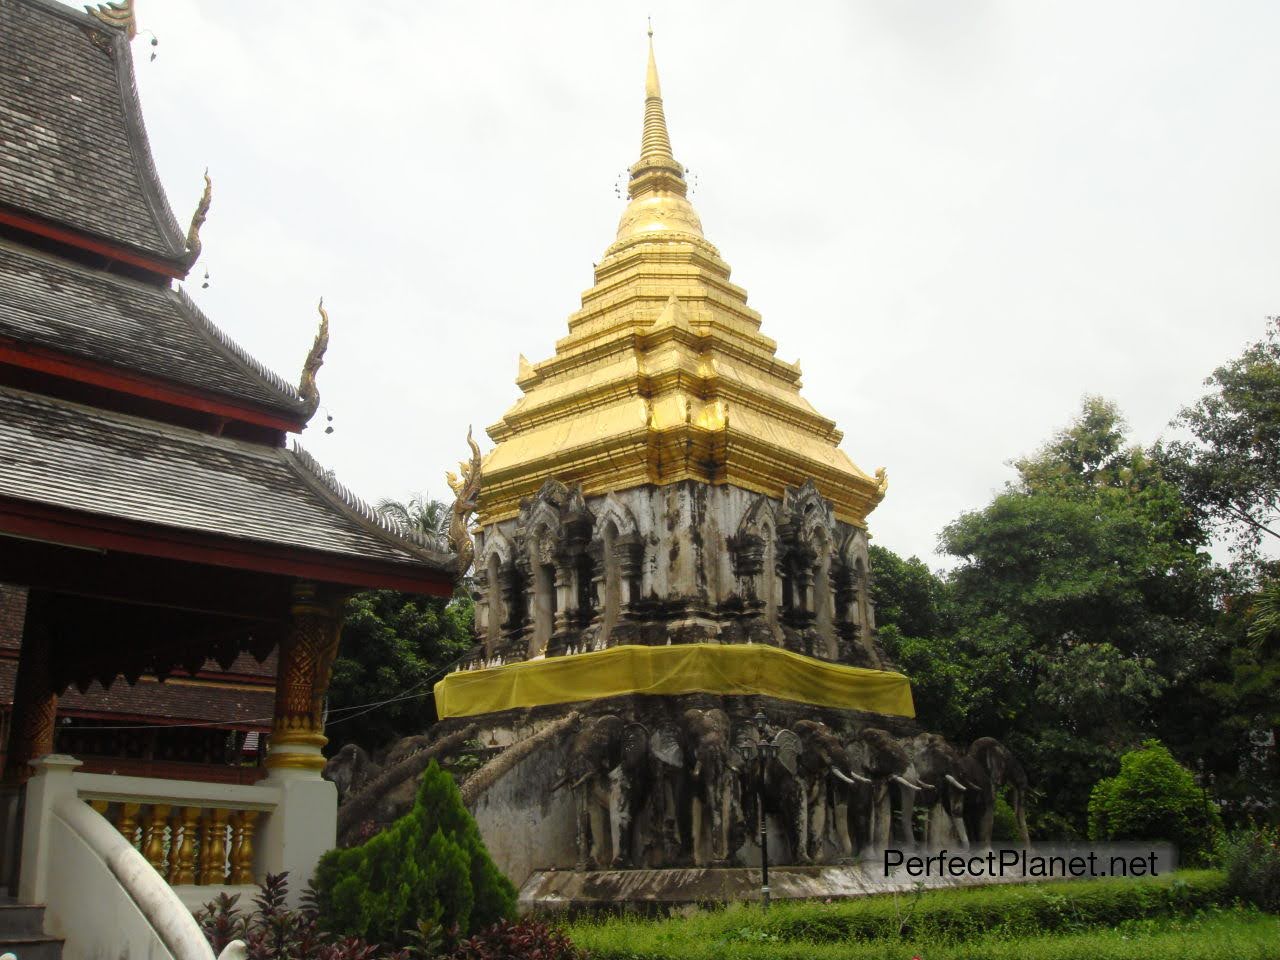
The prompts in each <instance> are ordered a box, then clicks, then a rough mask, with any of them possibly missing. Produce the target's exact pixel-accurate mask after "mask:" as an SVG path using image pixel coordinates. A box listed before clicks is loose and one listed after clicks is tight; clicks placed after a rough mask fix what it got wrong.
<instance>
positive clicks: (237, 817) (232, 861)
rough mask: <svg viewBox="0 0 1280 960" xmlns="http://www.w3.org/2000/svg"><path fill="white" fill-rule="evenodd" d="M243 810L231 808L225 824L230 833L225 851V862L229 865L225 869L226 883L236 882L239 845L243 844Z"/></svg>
mask: <svg viewBox="0 0 1280 960" xmlns="http://www.w3.org/2000/svg"><path fill="white" fill-rule="evenodd" d="M243 812H244V811H242V810H233V811H232V812H231V815H230V816H228V817H227V826H228V827H229V828H230V830H229V832H230V834H231V848H230V849H229V850H228V851H227V863H228V864H229V865H230V870H228V871H227V883H235V882H236V864H237V863H238V862H239V861H240V847H241V846H242V845H243V844H244V818H243V817H242V814H243Z"/></svg>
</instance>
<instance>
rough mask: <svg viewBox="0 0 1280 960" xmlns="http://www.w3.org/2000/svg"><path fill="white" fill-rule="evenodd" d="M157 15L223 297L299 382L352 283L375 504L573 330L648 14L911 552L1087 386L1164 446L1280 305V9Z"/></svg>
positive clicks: (349, 318)
mask: <svg viewBox="0 0 1280 960" xmlns="http://www.w3.org/2000/svg"><path fill="white" fill-rule="evenodd" d="M138 9H139V18H140V25H141V27H142V28H144V29H148V28H149V29H150V30H152V31H154V33H155V34H156V35H157V36H158V37H159V39H160V44H159V46H158V47H157V48H155V51H156V53H157V54H158V57H157V59H156V60H155V61H154V62H149V61H148V59H147V58H148V56H149V55H150V53H151V50H152V48H151V47H149V46H147V40H148V39H149V38H148V37H147V36H143V37H140V38H139V40H137V41H136V42H135V45H134V52H135V58H136V60H137V73H138V84H139V88H140V92H141V97H142V102H143V109H144V113H145V115H146V119H147V127H148V131H149V134H150V138H151V144H152V148H153V150H154V153H155V156H156V161H157V165H158V167H159V171H160V175H161V178H162V180H163V181H164V183H165V185H166V186H167V188H168V191H169V197H170V200H171V202H172V204H173V207H174V210H175V214H176V216H177V217H178V220H179V222H180V223H182V224H183V225H184V226H185V224H186V221H187V219H188V218H189V217H190V214H191V210H192V209H193V208H194V206H195V203H196V200H197V198H198V196H199V193H200V187H201V179H200V174H201V171H202V170H203V169H204V167H205V166H206V165H208V167H209V168H210V172H211V175H212V177H213V180H214V199H213V208H212V211H211V213H210V217H209V221H208V223H207V224H206V226H205V229H204V233H203V237H204V250H205V253H204V256H203V259H202V260H201V262H200V264H199V265H198V267H197V269H196V270H195V271H194V272H193V274H192V282H191V283H190V284H189V289H190V290H191V292H192V294H193V295H194V296H195V298H196V300H197V302H199V303H200V304H201V306H202V307H203V308H204V309H205V310H206V312H207V313H209V315H210V316H211V317H212V318H213V319H214V321H215V322H217V323H218V324H220V325H221V326H222V327H223V328H224V329H225V330H227V331H228V332H229V333H230V334H231V335H232V336H233V337H235V338H236V339H237V340H238V341H239V342H240V343H241V344H243V345H244V346H245V347H246V348H248V349H249V350H250V351H251V352H252V353H254V354H255V355H256V356H258V357H259V358H260V359H262V360H263V361H264V362H266V363H267V364H268V365H270V366H271V367H273V368H274V369H276V370H278V371H279V372H280V373H282V374H284V375H285V376H287V377H288V378H289V379H291V380H292V379H295V378H296V376H297V373H298V371H299V369H300V366H301V363H302V359H303V357H304V355H305V354H306V351H307V348H308V346H309V344H310V341H311V337H312V336H313V334H314V330H315V324H316V313H315V301H316V298H317V297H319V296H320V295H321V294H323V295H324V297H325V303H326V305H327V306H328V308H329V310H330V315H331V317H332V323H333V331H332V343H331V346H330V350H329V356H328V360H327V362H326V364H325V368H324V370H323V371H322V373H321V374H320V378H319V380H320V390H321V394H322V402H323V404H324V406H325V407H326V408H327V409H328V411H329V412H330V413H331V414H332V415H333V417H334V427H335V432H334V433H333V434H332V435H331V436H324V435H323V434H322V433H321V432H320V431H321V429H322V427H323V421H322V420H321V419H318V420H317V424H319V426H316V427H313V428H312V429H310V430H308V431H307V432H306V433H305V434H304V436H303V442H304V444H305V445H306V446H307V447H308V448H309V449H310V450H311V451H312V452H313V453H315V454H316V455H317V456H318V457H319V458H320V459H321V460H322V461H323V462H324V463H325V464H326V465H329V466H332V467H334V468H335V469H336V470H337V473H338V476H339V477H340V478H342V479H343V480H344V481H345V482H346V483H348V484H349V485H350V486H352V487H353V488H354V489H355V490H356V491H357V492H359V493H361V494H363V495H364V496H366V497H368V498H370V499H377V498H378V497H380V496H404V495H407V494H408V493H410V492H412V491H417V490H423V491H425V492H427V493H428V494H431V495H434V496H437V497H440V498H444V497H445V496H446V495H447V493H448V491H447V488H446V487H445V484H444V481H443V471H444V470H445V469H446V468H449V467H452V466H453V465H454V462H455V461H456V460H458V459H459V458H460V457H462V456H463V455H464V453H465V451H466V447H465V443H464V436H465V434H466V430H467V425H468V424H469V423H474V424H475V425H476V427H477V432H478V433H479V432H480V430H481V428H483V427H485V426H488V425H489V424H492V423H494V422H495V421H497V420H498V419H499V418H500V417H501V415H502V413H503V412H504V411H505V410H506V409H507V408H508V407H509V406H510V405H511V404H512V403H513V402H514V401H515V400H516V398H517V395H518V391H517V388H516V387H515V385H514V382H513V381H514V378H515V375H516V369H517V361H516V358H517V355H518V354H519V353H524V354H525V355H526V356H528V357H529V358H530V360H534V361H536V360H540V359H543V358H545V357H547V356H549V355H550V354H551V352H552V350H553V344H554V341H555V340H556V338H558V337H561V336H563V335H564V334H565V332H566V324H565V321H566V318H567V317H568V315H569V314H570V313H571V312H572V311H574V310H575V309H576V308H577V307H578V304H579V297H580V295H581V293H582V291H583V290H585V289H587V288H588V287H589V286H590V285H591V282H592V276H591V267H592V263H593V261H596V260H598V259H599V258H600V255H601V253H602V252H603V251H604V249H605V247H607V246H608V245H609V243H610V242H611V241H612V239H613V236H614V231H615V229H616V225H617V220H618V216H619V214H620V213H621V210H622V207H623V205H624V203H625V201H624V200H621V199H619V198H618V197H617V196H615V194H614V187H615V182H618V178H619V175H620V174H621V173H622V172H623V171H624V170H625V169H626V167H627V166H628V165H629V164H630V163H632V162H633V161H634V160H635V159H636V157H637V155H638V153H639V142H640V125H641V117H642V112H643V93H644V90H643V80H644V61H645V36H644V30H645V16H646V15H648V14H652V16H653V21H654V28H655V39H656V45H657V53H658V63H659V68H660V70H661V74H662V87H663V93H664V96H665V104H666V112H667V118H668V123H669V126H670V130H671V139H672V143H673V146H674V150H675V154H676V157H677V159H679V160H680V161H681V162H683V163H684V164H685V165H686V166H687V167H689V168H690V169H691V171H692V172H693V173H694V174H695V175H696V179H697V186H696V191H695V193H694V195H693V202H694V204H695V206H696V207H697V208H698V211H699V213H700V214H701V216H702V221H703V224H704V226H705V228H706V233H707V237H708V239H710V240H711V241H712V242H713V243H715V244H716V245H717V246H718V247H719V248H720V250H721V253H722V254H723V255H724V257H725V259H726V260H727V261H728V262H729V263H730V264H731V265H732V267H733V279H734V280H735V281H736V282H737V283H739V284H741V285H742V286H744V287H745V288H746V289H747V291H748V293H749V295H750V302H751V304H752V305H753V306H754V307H756V308H757V309H758V310H760V311H761V312H762V314H763V316H764V328H763V329H764V332H765V333H767V334H768V335H769V336H771V337H773V338H774V339H776V340H777V341H778V344H779V353H780V355H781V356H782V357H783V358H784V359H788V360H794V359H797V358H799V359H800V360H801V361H802V363H803V368H804V390H803V392H804V395H805V396H806V397H807V398H808V399H809V400H810V402H812V403H813V404H814V406H815V407H817V409H818V410H819V411H821V412H822V413H824V414H826V415H827V416H830V417H832V418H834V419H835V420H836V421H837V423H838V424H839V425H840V427H841V428H842V429H843V430H844V432H845V440H844V444H843V446H844V449H845V450H846V451H847V452H848V453H849V455H850V456H851V457H852V458H853V460H854V461H855V462H856V463H858V464H859V465H860V466H861V467H863V468H864V469H865V470H868V471H871V470H874V469H875V468H876V467H879V466H882V465H883V466H886V467H887V468H888V471H889V479H890V490H889V495H888V497H887V498H886V499H885V501H884V503H883V504H881V506H880V507H879V509H877V510H876V511H875V513H874V514H872V516H871V518H870V526H871V531H872V533H873V535H874V536H875V538H876V542H878V543H880V544H883V545H885V546H888V547H890V548H892V549H894V550H897V551H899V552H902V553H907V554H911V553H914V554H918V555H920V556H921V557H923V558H924V559H926V560H927V561H929V562H930V563H931V564H933V565H940V564H941V563H942V562H943V561H942V558H940V557H938V556H937V555H936V554H934V552H933V551H934V548H935V544H936V538H937V534H938V532H939V530H940V529H941V528H942V527H943V526H944V525H945V524H946V523H947V522H949V521H950V520H952V519H954V518H955V517H956V516H957V515H959V514H960V513H961V512H962V511H965V510H970V509H975V508H979V507H981V506H982V505H984V504H985V503H986V502H987V501H988V499H989V498H990V497H991V495H992V494H993V493H994V492H995V491H997V490H998V489H999V488H1000V487H1001V486H1002V485H1003V484H1004V483H1005V482H1006V481H1007V480H1009V479H1010V478H1011V477H1012V476H1013V471H1012V470H1011V469H1010V468H1009V467H1008V466H1007V462H1008V461H1009V460H1010V459H1011V458H1013V457H1016V456H1018V455H1021V454H1024V453H1028V452H1031V451H1032V450H1034V449H1035V448H1036V447H1037V446H1039V445H1040V444H1041V443H1042V442H1043V441H1044V440H1045V439H1046V438H1047V437H1048V436H1049V435H1050V434H1051V433H1052V431H1053V430H1055V429H1056V428H1058V427H1060V426H1062V425H1063V424H1065V423H1066V422H1067V421H1068V420H1069V419H1070V418H1071V417H1072V415H1073V414H1074V413H1075V411H1076V410H1077V409H1078V406H1079V401H1080V398H1081V396H1082V395H1084V394H1086V393H1099V394H1102V395H1104V396H1106V397H1109V398H1112V399H1114V400H1115V401H1117V402H1118V403H1119V404H1120V406H1121V408H1122V409H1123V410H1124V412H1125V414H1126V415H1127V416H1128V418H1129V421H1130V423H1131V424H1132V427H1133V436H1134V439H1136V440H1138V441H1141V442H1143V443H1149V442H1151V441H1152V440H1154V439H1155V438H1156V437H1157V436H1158V435H1160V434H1161V432H1162V431H1164V430H1165V429H1166V424H1167V422H1168V421H1169V419H1170V418H1171V417H1172V416H1173V415H1174V414H1175V413H1176V412H1177V410H1178V408H1179V407H1180V406H1181V405H1183V404H1185V403H1188V402H1190V401H1192V400H1193V399H1194V398H1196V397H1197V396H1198V395H1199V393H1200V392H1201V381H1202V380H1203V378H1204V377H1205V376H1206V375H1207V374H1208V373H1209V372H1210V371H1211V370H1212V369H1213V367H1215V366H1216V365H1218V364H1220V363H1221V362H1223V361H1224V360H1226V359H1227V358H1229V357H1231V356H1233V355H1235V354H1237V353H1238V352H1239V351H1240V350H1241V348H1242V347H1243V346H1244V345H1245V344H1246V343H1247V342H1248V341H1250V340H1254V339H1257V338H1258V337H1259V336H1261V334H1262V332H1263V327H1264V322H1265V318H1266V316H1267V315H1269V314H1272V313H1277V312H1280V284H1278V283H1277V264H1280V230H1277V229H1276V224H1277V222H1278V221H1280V217H1278V216H1277V214H1278V213H1280V178H1278V177H1277V174H1276V171H1277V168H1278V166H1277V160H1278V158H1280V149H1278V148H1280V110H1278V109H1277V101H1278V98H1277V92H1278V91H1277V85H1278V83H1280V80H1278V79H1277V78H1278V77H1280V71H1277V69H1276V62H1275V50H1276V45H1277V40H1280V4H1277V3H1275V2H1265V0H1259V2H1255V3H1247V2H1238V3H1237V2H1233V3H1221V2H1216V3H1210V2H1204V3H1177V2H1170V0H1159V2H1154V0H1153V2H1124V3H1116V2H1114V0H1109V2H1079V0H1077V2H1072V3H1066V2H1058V3H1045V2H1033V0H1008V2H977V0H970V2H957V0H932V2H925V0H883V2H875V3H871V2H858V3H850V2H832V3H806V4H804V5H803V6H800V5H788V6H785V7H784V6H783V5H780V4H777V3H748V2H741V0H735V2H732V3H728V2H725V3H690V2H683V3H674V2H661V0H655V2H649V3H645V4H637V3H607V4H606V3H599V2H582V3H572V4H571V3H554V4H553V3H539V4H532V3H514V2H511V3H505V4H494V3H483V2H467V3H450V4H441V3H436V2H432V0H418V2H412V3H410V2H401V3H390V2H366V3H360V4H353V3H351V2H350V0H345V2H326V0H310V2H307V3H305V4H302V3H287V4H286V3H280V2H274V3H261V2H248V0H216V2H213V0H204V2H200V0H163V2H161V0H139V2H138ZM206 266H207V267H208V269H209V271H210V274H211V284H210V286H209V288H208V289H207V290H202V289H201V288H200V276H201V275H202V274H203V270H204V268H205V267H206ZM483 446H484V448H485V449H486V450H487V449H488V447H489V446H490V445H489V444H488V443H487V442H486V443H484V444H483Z"/></svg>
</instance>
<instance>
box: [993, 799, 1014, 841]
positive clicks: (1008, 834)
mask: <svg viewBox="0 0 1280 960" xmlns="http://www.w3.org/2000/svg"><path fill="white" fill-rule="evenodd" d="M991 839H992V840H996V841H999V840H1010V841H1015V840H1017V839H1019V838H1018V818H1017V816H1015V815H1014V812H1013V807H1011V806H1009V801H1008V800H1006V799H1005V798H1004V797H996V809H995V816H994V817H993V819H992V821H991Z"/></svg>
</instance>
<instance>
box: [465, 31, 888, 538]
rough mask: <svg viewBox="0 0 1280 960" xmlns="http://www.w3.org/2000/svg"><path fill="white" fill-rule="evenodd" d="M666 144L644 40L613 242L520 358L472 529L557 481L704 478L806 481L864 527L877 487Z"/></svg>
mask: <svg viewBox="0 0 1280 960" xmlns="http://www.w3.org/2000/svg"><path fill="white" fill-rule="evenodd" d="M687 190H688V187H687V184H686V183H685V178H684V167H682V166H681V165H680V164H679V163H677V162H676V160H675V157H674V156H673V155H672V152H671V138H670V137H669V136H668V134H667V123H666V118H665V116H664V115H663V110H662V91H661V88H660V86H659V84H658V68H657V65H656V63H655V61H654V56H653V41H652V34H650V42H649V66H648V74H647V76H646V80H645V108H644V135H643V137H642V139H641V142H640V159H639V160H638V161H637V162H636V163H635V165H634V166H632V167H631V180H630V186H629V189H628V197H629V199H630V202H629V203H628V204H627V208H626V210H624V211H623V214H622V220H621V221H620V222H619V224H618V236H617V239H616V240H615V241H614V243H613V244H612V245H611V246H610V247H609V249H608V250H606V251H605V254H604V258H603V259H602V260H601V261H600V263H599V264H598V265H597V266H596V270H595V286H593V287H592V288H591V289H590V290H588V291H587V292H586V293H584V294H583V296H582V309H581V310H579V311H578V312H577V313H575V314H573V315H572V316H571V317H570V318H569V335H568V336H567V337H564V338H563V339H561V340H560V341H558V342H557V344H556V352H555V356H553V357H551V358H550V359H548V360H544V361H542V362H541V363H536V364H530V363H528V361H526V360H525V359H524V358H523V357H521V358H520V361H521V362H520V372H519V376H518V377H517V379H516V384H517V386H519V387H520V389H521V390H522V391H523V392H524V396H523V397H522V398H521V399H520V400H519V401H518V402H517V403H516V404H515V406H513V407H512V408H511V409H510V410H508V411H507V413H506V414H505V415H504V416H503V418H502V421H501V422H500V423H498V424H495V425H494V426H492V427H490V428H489V431H488V432H489V436H490V437H491V438H492V439H493V441H494V443H496V444H497V446H496V447H495V448H494V450H493V451H492V452H491V453H490V454H489V455H488V457H486V458H485V461H484V482H483V487H482V490H481V493H480V500H479V516H478V520H479V522H480V523H492V522H494V521H497V520H502V519H505V518H507V517H510V516H513V515H514V514H515V513H516V512H517V511H518V509H519V504H520V500H521V498H523V497H527V496H529V495H531V494H533V493H535V492H536V491H537V490H538V488H539V487H540V486H541V485H542V483H543V482H544V481H546V480H547V479H548V478H551V477H555V478H557V479H559V480H562V481H565V482H570V483H572V482H579V483H581V484H582V486H583V490H584V492H585V493H586V494H587V495H588V496H590V495H591V494H597V493H606V492H609V491H613V490H623V489H626V488H629V487H635V486H640V485H643V484H669V483H676V482H678V481H680V480H700V481H703V482H706V483H713V484H725V483H727V484H733V485H736V486H739V487H743V488H746V489H748V490H754V491H757V492H760V493H765V494H769V495H771V496H775V497H780V496H781V495H782V492H783V490H784V488H786V487H788V486H798V485H800V484H802V483H803V482H804V481H805V480H806V479H808V478H812V479H813V480H814V482H815V483H816V484H817V486H818V489H819V490H820V491H821V492H822V494H823V495H824V496H826V497H827V498H829V499H830V500H831V501H832V503H833V504H834V505H835V509H836V514H837V515H838V516H839V517H840V519H842V520H846V521H848V522H850V523H855V524H859V525H861V524H863V523H864V522H865V520H866V516H867V514H868V513H870V512H871V510H872V509H874V508H875V506H876V504H877V503H879V502H880V500H881V498H882V497H883V496H884V492H885V487H886V485H887V483H886V480H885V476H884V471H883V470H878V471H876V476H875V477H871V476H868V475H867V474H866V473H864V472H863V471H862V470H860V469H858V467H856V466H855V465H854V463H853V461H851V460H850V459H849V457H848V456H847V455H846V454H845V453H844V451H842V450H840V449H839V443H840V440H841V437H842V434H841V432H840V431H839V430H837V429H836V425H835V422H834V421H832V420H829V419H827V418H826V417H824V416H822V415H821V414H819V413H818V412H817V411H816V410H814V408H813V407H812V406H810V405H809V403H808V402H807V401H806V400H805V399H804V398H803V397H801V396H800V367H799V364H791V363H787V362H785V361H783V360H780V359H778V357H777V356H776V352H777V344H776V343H775V342H774V341H773V340H771V339H769V338H768V337H766V336H764V335H763V334H761V333H760V315H759V314H758V313H757V312H756V311H754V310H752V309H751V308H750V307H748V306H747V295H746V291H745V290H743V289H742V288H741V287H739V286H737V285H735V284H733V283H730V282H729V265H728V264H727V263H725V262H724V261H723V260H722V259H720V253H719V251H718V250H716V248H715V247H714V246H712V245H711V244H710V243H708V242H707V240H706V238H705V237H704V236H703V234H702V222H701V220H699V219H698V214H697V213H696V212H695V211H694V209H693V205H692V204H691V203H690V202H689V200H688V199H687V197H686V194H687Z"/></svg>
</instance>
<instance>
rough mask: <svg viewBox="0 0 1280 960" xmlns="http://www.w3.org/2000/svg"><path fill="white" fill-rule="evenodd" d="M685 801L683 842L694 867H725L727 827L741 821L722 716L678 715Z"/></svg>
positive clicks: (690, 712) (735, 772)
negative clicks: (682, 742)
mask: <svg viewBox="0 0 1280 960" xmlns="http://www.w3.org/2000/svg"><path fill="white" fill-rule="evenodd" d="M683 719H684V734H685V742H686V754H687V757H686V763H687V765H688V770H687V775H688V781H687V783H688V787H689V800H690V817H689V823H690V827H689V842H690V852H691V853H692V855H693V861H694V863H695V864H697V865H698V866H706V865H707V862H708V861H710V863H711V865H712V866H718V867H719V866H726V865H727V864H728V863H729V860H730V858H731V857H732V855H733V852H734V851H733V848H732V845H731V841H730V836H731V833H732V832H733V831H732V829H731V827H732V824H733V823H734V822H735V821H736V820H739V819H740V818H741V813H742V799H741V798H742V793H741V785H740V784H739V782H738V770H737V767H738V766H739V764H738V763H737V762H736V758H735V757H734V756H733V751H732V743H731V730H730V724H729V715H728V714H726V713H725V712H724V711H723V710H719V709H711V710H697V709H691V710H686V711H685V712H684V717H683Z"/></svg>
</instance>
